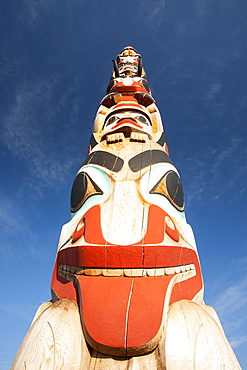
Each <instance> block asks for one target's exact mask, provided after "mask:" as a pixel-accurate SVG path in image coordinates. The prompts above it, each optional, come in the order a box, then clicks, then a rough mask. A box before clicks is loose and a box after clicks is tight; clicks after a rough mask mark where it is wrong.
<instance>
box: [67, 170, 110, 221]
mask: <svg viewBox="0 0 247 370" xmlns="http://www.w3.org/2000/svg"><path fill="white" fill-rule="evenodd" d="M111 189H112V186H111V180H110V179H109V177H108V175H107V174H106V173H105V172H104V171H103V170H101V169H99V168H97V167H94V166H92V165H86V166H83V167H82V168H81V169H80V171H79V172H78V173H77V175H76V178H75V181H74V183H73V186H72V191H71V212H72V213H71V216H72V217H74V216H75V215H76V217H78V216H82V215H83V214H84V213H85V212H87V211H88V210H89V209H90V208H91V207H93V206H95V205H97V204H101V203H103V202H104V201H105V200H106V199H107V198H108V197H109V196H110V194H111Z"/></svg>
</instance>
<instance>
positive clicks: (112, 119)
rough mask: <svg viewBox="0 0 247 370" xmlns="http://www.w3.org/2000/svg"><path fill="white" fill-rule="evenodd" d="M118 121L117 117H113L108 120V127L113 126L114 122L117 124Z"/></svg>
mask: <svg viewBox="0 0 247 370" xmlns="http://www.w3.org/2000/svg"><path fill="white" fill-rule="evenodd" d="M117 119H118V117H117V116H111V117H110V118H108V120H107V121H106V126H108V125H111V124H112V123H113V122H115V121H116V120H117Z"/></svg>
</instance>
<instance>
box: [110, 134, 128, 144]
mask: <svg viewBox="0 0 247 370" xmlns="http://www.w3.org/2000/svg"><path fill="white" fill-rule="evenodd" d="M122 141H124V134H123V133H122V132H118V133H116V134H110V135H107V136H106V142H107V144H112V143H119V142H122Z"/></svg>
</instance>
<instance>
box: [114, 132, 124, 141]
mask: <svg viewBox="0 0 247 370" xmlns="http://www.w3.org/2000/svg"><path fill="white" fill-rule="evenodd" d="M116 137H117V141H124V134H123V133H122V132H119V133H118V134H117V135H116Z"/></svg>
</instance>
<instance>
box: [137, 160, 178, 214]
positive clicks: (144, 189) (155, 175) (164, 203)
mask: <svg viewBox="0 0 247 370" xmlns="http://www.w3.org/2000/svg"><path fill="white" fill-rule="evenodd" d="M140 193H141V195H142V196H143V197H144V199H145V200H146V201H147V202H149V203H152V204H155V205H157V206H159V207H160V208H162V209H164V211H165V212H167V213H168V214H169V215H171V216H172V217H176V218H177V217H179V218H182V219H184V217H185V216H184V212H183V210H184V196H183V188H182V183H181V180H180V177H179V174H178V172H177V170H176V168H175V167H174V166H173V165H172V164H170V163H162V164H157V165H153V166H152V168H151V169H150V170H148V171H147V172H146V173H145V174H144V175H143V177H142V178H141V180H140Z"/></svg>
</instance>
